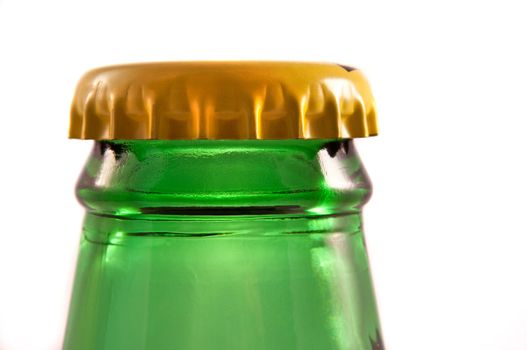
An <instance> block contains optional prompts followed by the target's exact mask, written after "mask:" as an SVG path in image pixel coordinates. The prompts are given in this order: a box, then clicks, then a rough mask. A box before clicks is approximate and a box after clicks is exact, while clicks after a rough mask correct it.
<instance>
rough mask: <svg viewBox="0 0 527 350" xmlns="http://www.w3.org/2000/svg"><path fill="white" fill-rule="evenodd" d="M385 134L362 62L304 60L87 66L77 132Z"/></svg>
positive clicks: (103, 135) (73, 128) (175, 136)
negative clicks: (359, 64) (353, 65)
mask: <svg viewBox="0 0 527 350" xmlns="http://www.w3.org/2000/svg"><path fill="white" fill-rule="evenodd" d="M376 134H377V121H376V114H375V105H374V101H373V97H372V95H371V92H370V88H369V85H368V82H367V81H366V79H365V77H364V76H363V74H362V73H361V72H360V71H359V70H356V69H354V68H350V67H347V66H342V65H337V64H325V63H301V62H243V61H241V62H165V63H143V64H130V65H119V66H110V67H103V68H98V69H94V70H92V71H89V72H88V73H86V74H85V75H84V76H83V77H82V78H81V80H80V82H79V83H78V85H77V90H76V92H75V97H74V99H73V103H72V108H71V123H70V132H69V136H70V138H77V139H93V140H112V139H126V140H130V139H162V140H182V139H186V140H191V139H214V140H218V139H313V138H355V137H366V136H374V135H376Z"/></svg>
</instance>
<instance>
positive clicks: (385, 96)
mask: <svg viewBox="0 0 527 350" xmlns="http://www.w3.org/2000/svg"><path fill="white" fill-rule="evenodd" d="M522 5H525V1H521V0H518V1H512V0H501V1H485V0H479V1H468V0H465V1H463V0H457V1H453V0H443V1H423V0H421V1H417V0H416V1H409V0H398V1H388V0H386V1H381V0H377V1H371V0H370V1H366V0H364V1H352V0H348V1H338V0H324V1H309V0H303V1H287V0H267V1H249V0H246V1H242V0H239V1H236V0H221V1H214V0H209V1H207V0H184V1H171V2H169V1H166V2H163V1H154V0H148V1H146V0H143V1H142V2H139V1H131V0H128V1H96V0H90V1H86V2H81V1H71V0H70V1H58V0H47V1H37V0H35V1H24V0H16V1H11V0H0V143H1V145H0V146H1V148H0V186H1V188H0V206H1V208H0V213H1V214H0V215H1V221H0V349H1V350H19V349H20V350H22V349H24V350H25V349H28V350H33V349H34V350H40V349H53V350H54V349H59V348H60V346H61V345H60V344H61V341H62V336H63V331H64V326H65V320H66V312H67V306H68V299H69V293H70V287H71V282H72V277H73V268H74V264H75V259H76V255H77V244H78V240H79V237H80V231H79V229H80V225H81V220H82V210H81V208H80V206H79V205H78V204H77V203H76V201H75V198H74V194H73V188H74V185H75V181H76V179H77V176H78V173H79V172H80V169H81V167H82V166H83V162H84V160H85V158H86V156H87V154H88V151H89V149H90V147H91V142H89V141H73V140H67V138H66V137H67V128H68V113H69V103H70V101H71V98H72V94H73V90H74V87H75V84H76V81H77V79H78V78H79V77H80V75H81V74H82V73H83V72H84V71H86V70H87V69H90V68H93V67H95V66H100V65H107V64H114V63H121V62H135V61H160V60H204V59H205V60H211V59H271V60H302V61H329V62H339V63H343V64H349V65H354V66H357V67H360V68H362V70H363V71H364V72H365V73H366V75H367V76H368V77H369V80H370V82H371V85H372V87H373V90H374V93H375V96H376V100H377V104H378V110H379V125H380V135H379V136H378V137H376V138H369V139H364V140H359V141H358V142H357V144H358V147H359V151H360V152H361V154H362V158H363V161H364V163H365V164H366V167H367V168H368V170H369V173H370V175H371V178H372V180H373V182H374V186H375V190H374V196H373V197H372V199H371V201H370V203H369V204H368V205H367V206H366V208H365V220H366V226H365V227H366V235H367V242H368V246H369V252H370V258H371V266H372V269H373V273H374V280H375V285H376V289H377V299H378V304H379V308H380V315H381V320H382V325H383V333H384V337H385V343H386V346H387V349H388V350H423V349H426V350H466V349H474V350H487V349H488V350H491V349H492V350H526V349H527V254H526V252H527V221H526V214H525V211H526V209H527V204H526V201H527V185H526V182H527V169H526V166H525V165H526V153H527V129H526V126H527V123H526V120H527V88H526V86H527V53H526V46H527V20H526V18H527V10H526V9H524V8H523V6H522ZM321 350H323V349H321ZM352 350H353V349H352Z"/></svg>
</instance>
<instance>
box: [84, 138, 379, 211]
mask: <svg viewBox="0 0 527 350" xmlns="http://www.w3.org/2000/svg"><path fill="white" fill-rule="evenodd" d="M370 193H371V184H370V181H369V178H368V176H367V174H366V171H365V169H364V167H363V166H362V163H361V161H360V159H359V156H358V154H357V152H356V150H355V147H354V145H353V141H352V140H216V141H211V140H177V141H176V140H174V141H161V140H133V141H122V140H118V141H97V142H95V145H94V147H93V150H92V152H91V155H90V156H89V158H88V161H87V164H86V166H85V168H84V170H83V172H82V175H81V177H80V180H79V182H78V184H77V196H78V198H79V200H80V202H81V203H82V204H83V205H84V206H85V207H86V208H87V209H88V211H89V212H91V213H94V214H103V215H110V216H126V217H138V216H171V217H174V216H178V217H179V216H189V217H190V216H199V217H202V216H215V217H218V216H220V217H223V216H232V215H249V216H255V215H258V216H261V215H273V216H276V215H280V216H282V215H284V216H304V217H305V216H327V215H340V214H348V213H358V212H360V208H361V207H362V205H363V204H364V203H366V201H367V199H368V198H369V196H370Z"/></svg>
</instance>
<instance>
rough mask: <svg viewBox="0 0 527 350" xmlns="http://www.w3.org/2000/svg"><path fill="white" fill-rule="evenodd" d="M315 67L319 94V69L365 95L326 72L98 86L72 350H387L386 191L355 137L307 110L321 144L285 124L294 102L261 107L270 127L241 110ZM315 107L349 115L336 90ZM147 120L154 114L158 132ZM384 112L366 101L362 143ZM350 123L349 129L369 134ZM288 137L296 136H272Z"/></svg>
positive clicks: (196, 75)
mask: <svg viewBox="0 0 527 350" xmlns="http://www.w3.org/2000/svg"><path fill="white" fill-rule="evenodd" d="M145 70H146V71H147V73H148V74H145ZM299 70H300V71H303V72H304V73H305V75H306V76H307V77H306V78H305V79H306V81H307V83H308V86H309V84H311V88H310V89H311V91H312V90H313V87H312V85H313V84H314V83H318V80H316V81H314V82H313V80H314V79H315V77H312V76H310V74H311V73H312V72H313V71H316V72H317V74H320V75H321V76H323V77H326V76H330V77H331V78H333V79H336V78H335V77H334V75H336V74H335V73H334V72H338V73H339V74H340V75H339V77H340V76H343V77H344V78H345V79H348V80H349V81H351V83H354V85H353V87H357V86H359V88H362V89H363V88H364V85H360V84H361V83H358V82H357V81H356V80H353V79H350V78H349V77H348V74H349V73H350V69H348V68H347V67H346V69H344V68H341V67H340V66H336V65H321V64H292V63H283V64H279V63H264V62H250V63H239V62H237V63H207V64H204V63H201V64H197V63H196V64H192V63H186V64H182V63H172V64H151V65H131V66H118V67H109V68H104V69H100V70H98V71H94V72H95V73H91V75H90V74H88V75H87V76H85V78H84V80H83V81H81V83H80V84H79V89H78V91H77V97H76V99H75V100H74V107H73V111H72V127H71V136H72V137H77V138H85V139H89V138H91V139H95V140H96V141H95V144H94V148H93V151H92V153H91V155H90V156H89V158H88V161H87V163H86V166H85V168H84V170H83V172H82V175H81V177H80V180H79V182H78V185H77V196H78V198H79V200H80V202H81V203H82V204H83V205H84V206H85V208H86V210H87V213H86V217H85V221H84V227H83V231H82V239H81V246H80V253H79V258H78V266H77V272H76V278H75V284H74V290H73V296H72V300H71V306H70V313H69V319H68V326H67V330H66V336H65V340H64V348H65V349H74V350H84V349H111V350H114V349H126V350H134V349H156V350H157V349H159V350H162V349H185V350H208V349H216V350H221V349H228V350H242V349H243V350H245V349H251V350H253V349H254V350H257V349H277V350H279V349H302V350H305V349H313V350H315V349H316V350H319V349H338V350H341V349H342V350H344V349H351V350H372V349H383V346H382V340H381V334H380V325H379V320H378V316H377V310H376V306H375V298H374V293H373V287H372V282H371V277H370V271H369V266H368V258H367V254H366V247H365V244H364V237H363V232H362V220H361V208H362V206H363V205H364V204H365V203H366V201H367V200H368V198H369V196H370V193H371V184H370V181H369V179H368V176H367V174H366V172H365V170H364V167H363V166H362V163H361V161H360V159H359V157H358V155H357V153H356V150H355V148H354V144H353V140H352V138H351V137H342V135H341V132H342V130H340V129H339V130H340V131H339V133H337V134H331V133H327V130H326V129H324V128H327V125H326V124H323V126H318V127H317V126H316V123H311V121H310V120H309V113H307V112H306V113H305V115H304V116H302V118H303V119H305V120H304V121H302V123H304V125H308V127H309V128H308V129H307V130H309V132H306V131H305V130H306V129H301V130H300V131H298V130H294V129H293V128H287V127H285V128H284V129H281V128H277V127H276V125H274V126H273V124H276V123H277V120H280V119H284V120H286V121H289V120H291V119H292V118H293V117H294V113H283V114H282V116H279V117H276V115H272V116H270V115H269V114H266V113H268V112H266V111H271V112H270V113H271V114H272V113H275V114H277V112H276V110H277V108H281V110H280V111H281V112H282V111H283V110H285V111H286V112H287V109H288V108H289V107H287V106H286V105H287V102H283V101H286V100H287V99H286V98H285V99H284V98H283V97H282V98H281V99H280V97H276V96H275V97H273V98H272V100H271V101H270V100H269V97H268V96H269V95H267V97H265V98H260V99H259V98H258V95H257V94H255V95H251V96H252V100H254V101H261V105H260V106H257V109H258V110H259V111H260V115H259V116H257V117H256V118H255V116H250V113H245V115H242V116H241V117H240V116H239V115H238V116H237V115H236V113H235V112H236V111H239V108H238V109H236V108H235V107H236V106H240V103H239V101H240V100H243V98H244V97H243V96H244V94H243V93H244V92H246V91H247V90H248V87H247V86H248V85H251V84H252V85H257V84H255V81H256V82H258V81H261V82H262V83H263V84H265V85H266V86H271V85H272V83H274V82H276V81H278V79H279V81H280V82H282V83H281V87H280V89H282V96H284V95H287V93H288V92H289V93H290V92H291V91H292V90H294V87H296V86H301V85H302V84H300V83H298V82H291V80H294V77H295V73H296V72H298V71H299ZM337 70H338V71H337ZM138 71H139V72H140V73H141V74H139V73H138ZM260 71H267V72H269V71H271V72H277V73H276V77H274V80H273V77H270V76H269V75H271V76H272V75H273V74H266V75H262V76H263V78H262V76H260V75H259V74H258V73H259V72H260ZM239 72H241V73H239ZM242 73H243V74H242ZM249 73H250V74H249ZM156 74H157V78H158V79H155V78H156ZM145 76H147V78H144V77H145ZM181 76H184V77H186V79H183V80H182V81H180V80H178V78H180V77H181ZM291 76H293V78H291ZM159 77H162V79H159ZM255 77H257V78H259V79H260V80H258V79H255ZM344 78H341V80H342V81H345V79H344ZM141 79H146V81H145V80H141ZM200 79H202V80H203V81H204V83H203V84H204V85H203V86H201V85H199V84H198V85H195V82H196V81H199V80H200ZM123 81H125V82H126V83H123ZM152 81H154V83H151V82H152ZM160 81H161V82H162V83H160ZM167 81H168V82H170V84H168V83H166V82H167ZM218 81H219V82H218ZM93 82H96V83H95V84H94V83H93ZM130 82H132V83H130ZM220 82H221V84H220ZM246 82H248V85H245V84H242V83H246ZM361 82H363V81H361ZM214 83H218V84H219V86H221V87H222V88H221V89H220V88H217V87H216V86H214ZM134 84H135V85H134ZM149 84H150V85H149ZM152 84H153V85H152ZM181 84H183V85H184V87H185V89H183V90H181V89H178V87H181ZM288 84H289V85H288ZM138 85H140V86H141V91H142V92H141V94H142V97H141V98H139V97H138V96H137V95H134V93H133V90H134V88H136V87H137V86H138ZM252 85H251V86H252ZM337 85H338V84H337ZM94 86H95V91H92V92H91V94H90V93H83V92H82V89H83V87H88V88H87V90H88V91H91V90H90V89H93V87H94ZM101 86H105V87H104V88H103V87H101ZM328 87H330V88H332V89H333V90H334V89H336V87H335V85H331V84H329V85H328ZM229 88H231V89H229ZM116 89H117V90H116ZM322 89H324V88H322ZM326 89H327V87H326ZM338 89H339V90H338V91H342V90H341V89H342V87H341V86H340V85H339V86H338ZM357 89H358V88H357ZM121 90H125V91H126V96H125V97H124V98H121V99H115V100H112V96H113V97H115V96H118V94H117V93H116V91H121ZM225 90H227V91H228V94H227V95H225V93H224V91H225ZM333 90H331V91H333ZM149 91H150V92H152V91H153V92H155V96H156V97H155V102H156V103H157V105H156V103H153V102H152V101H150V102H149V100H148V98H145V96H146V95H148V92H149ZM167 91H168V93H166V94H163V92H167ZM174 91H175V92H174ZM182 91H184V92H186V94H184V95H185V96H183V97H181V96H180V95H181V94H182ZM189 91H190V92H189ZM211 91H212V93H213V94H216V95H214V97H216V98H213V99H210V100H212V101H213V105H214V106H215V107H216V109H214V108H213V110H215V111H216V113H212V112H210V110H209V112H207V102H204V103H203V105H205V107H202V108H197V110H198V111H196V109H193V107H192V104H193V101H196V100H197V101H203V100H205V101H207V99H208V98H210V96H211ZM216 91H219V92H216ZM251 91H253V90H251ZM328 91H329V90H328ZM253 93H254V91H253ZM267 93H269V91H267ZM79 95H80V96H81V97H80V98H79ZM343 95H344V94H342V93H341V94H340V95H339V96H340V97H341V98H342V96H343ZM108 96H110V98H109V97H108ZM159 96H162V98H161V97H159ZM218 96H219V97H220V98H218ZM245 96H246V95H245ZM313 96H314V95H313V94H311V95H310V96H309V98H308V100H310V99H311V100H313V99H316V98H318V99H319V100H321V101H322V102H323V103H322V111H323V113H322V115H324V113H326V114H328V115H337V117H339V118H342V113H340V114H335V112H334V111H330V112H327V111H326V110H327V108H328V107H327V106H326V104H327V101H326V99H328V95H327V92H324V91H323V93H322V95H320V96H318V97H316V96H315V97H313ZM333 96H335V95H333ZM103 97H104V98H103ZM358 97H359V96H358V95H357V94H356V92H355V95H351V96H349V97H348V99H350V100H351V99H352V98H354V99H357V98H358ZM163 98H164V100H163ZM194 98H195V100H194ZM139 99H142V101H138V100H139ZM183 100H187V102H188V103H187V104H186V105H185V104H184V103H183V102H182V101H183ZM210 100H209V101H210ZM311 100H310V101H311ZM79 101H80V102H79ZM101 101H102V102H101ZM105 101H109V102H105ZM174 101H176V102H177V101H179V103H177V104H174V105H172V106H170V103H174ZM277 101H278V103H277ZM280 101H282V104H280V103H279V102H280ZM316 102H317V101H315V102H310V103H313V104H315V107H313V106H311V107H310V108H320V107H316ZM319 102H320V101H319ZM347 102H348V101H341V102H339V109H338V111H339V112H342V111H345V110H346V109H345V108H346V106H345V105H344V104H345V103H347ZM76 103H80V104H82V106H83V108H78V107H77V106H76ZM101 103H102V104H103V105H101ZM105 103H108V105H107V106H104V104H105ZM163 103H165V105H164V106H165V107H166V106H167V105H169V106H170V108H168V107H166V109H165V111H166V110H167V109H168V110H169V111H170V112H171V113H170V118H172V119H173V120H176V121H187V122H188V121H189V120H190V121H191V122H192V121H195V120H196V119H197V120H198V122H199V123H198V124H199V126H198V127H196V128H193V127H192V125H191V124H189V123H186V124H185V123H172V124H171V123H168V122H166V121H163V120H162V119H163V118H162V116H163V113H161V112H160V110H162V109H163V108H161V107H163ZM149 104H151V106H150V107H148V106H149ZM198 105H200V104H199V103H198ZM277 105H278V107H277ZM152 106H155V107H152ZM160 106H161V107H160ZM217 106H223V110H222V109H221V108H218V107H217ZM225 106H226V107H225ZM270 106H271V107H270ZM141 108H144V109H145V110H148V109H149V108H150V113H147V116H146V117H144V118H145V119H146V120H147V121H146V122H145V124H144V125H143V124H141V123H140V122H138V121H141V118H142V116H141V115H138V113H137V111H138V110H140V109H141ZM273 108H274V109H273ZM152 109H155V110H156V112H155V113H154V112H152ZM225 109H226V110H227V112H225ZM76 110H77V111H79V110H80V111H82V113H81V114H82V116H81V117H82V118H81V119H75V118H77V116H76V113H77V112H76ZM189 110H190V112H189ZM218 110H219V111H220V112H221V113H220V112H218ZM242 110H243V109H242ZM105 111H108V114H109V117H108V118H107V120H106V121H107V123H108V125H105V122H106V121H105V119H104V112H105ZM116 111H118V112H119V113H117V112H116ZM306 111H309V108H306ZM369 111H370V113H374V112H371V109H370V110H368V108H365V107H364V103H363V107H362V115H360V117H361V118H362V120H363V122H364V125H363V131H362V132H364V130H369V132H370V133H371V134H374V133H375V132H376V131H375V125H374V124H368V118H370V120H371V118H372V117H371V115H367V113H368V112H369ZM184 112H186V113H187V114H184ZM134 113H135V114H134ZM178 113H179V114H178ZM148 114H149V115H148ZM238 114H239V113H238ZM247 115H249V116H247ZM346 115H348V117H349V114H346ZM352 115H353V114H352ZM357 115H358V112H357ZM178 116H181V117H180V118H179V119H178ZM319 117H320V116H319ZM96 118H97V119H96ZM126 118H128V119H127V120H126ZM185 118H186V119H185ZM273 118H274V119H273ZM302 118H301V119H302ZM247 119H252V120H255V119H256V122H255V126H254V127H252V126H250V125H249V124H250V123H248V125H249V126H244V125H242V124H243V123H242V121H241V120H247ZM328 119H329V118H328ZM79 120H81V121H80V122H79ZM123 120H124V121H131V122H130V123H127V124H125V123H123ZM152 120H153V121H154V122H155V124H156V125H155V126H153V124H154V122H152ZM262 120H263V121H262ZM266 120H267V122H266ZM203 121H205V126H204V123H203ZM306 121H307V122H306ZM164 122H165V123H164ZM134 123H136V124H134ZM148 123H150V124H148ZM225 123H226V125H228V126H229V127H228V128H227V127H225V125H224V124H225ZM266 123H270V124H271V125H268V124H266ZM349 123H350V124H349V125H346V124H345V123H343V125H344V127H347V128H348V129H349V130H347V131H346V132H347V133H349V132H350V130H352V127H353V126H354V125H355V128H358V127H357V126H356V125H360V123H359V122H357V121H354V122H349ZM119 124H120V125H119ZM290 124H292V125H294V123H290ZM123 125H125V126H123ZM189 125H190V126H189ZM240 125H242V126H243V127H240ZM284 125H288V124H287V123H285V124H284ZM273 130H275V131H274V132H276V134H277V135H278V136H280V133H282V136H283V135H284V134H286V135H285V136H286V137H274V138H272V137H264V136H262V134H265V133H266V132H267V133H269V132H273ZM302 130H304V131H302ZM317 130H318V131H317ZM141 132H143V133H146V134H147V136H146V137H145V135H144V134H141ZM194 132H196V133H197V134H193V133H194ZM317 132H320V133H323V134H324V133H326V134H327V135H318V134H317ZM354 132H358V131H354ZM244 133H245V134H244ZM259 134H260V137H258V136H259ZM166 135H172V136H171V137H167V136H166ZM174 135H175V136H174ZM189 135H190V136H189ZM160 136H161V137H160ZM193 136H198V137H193ZM275 136H276V135H275ZM306 136H308V137H306ZM325 136H329V137H325ZM359 136H368V135H359Z"/></svg>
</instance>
